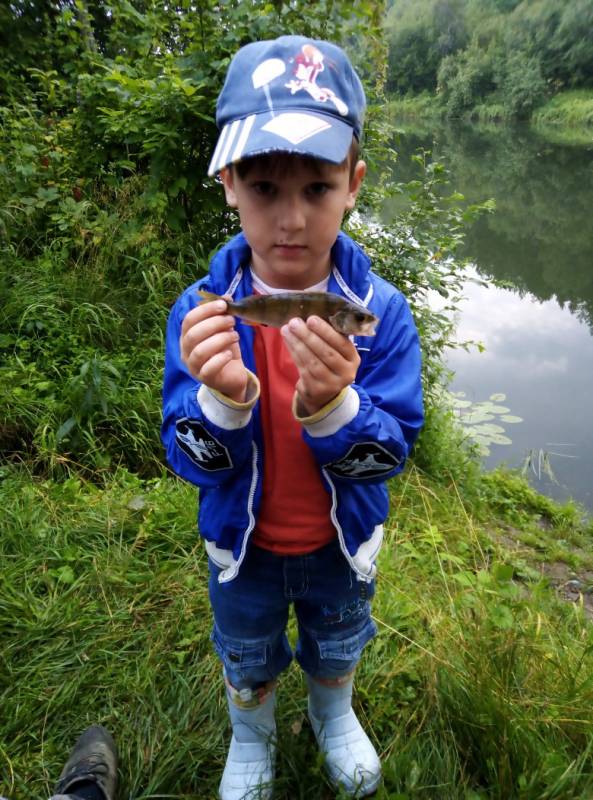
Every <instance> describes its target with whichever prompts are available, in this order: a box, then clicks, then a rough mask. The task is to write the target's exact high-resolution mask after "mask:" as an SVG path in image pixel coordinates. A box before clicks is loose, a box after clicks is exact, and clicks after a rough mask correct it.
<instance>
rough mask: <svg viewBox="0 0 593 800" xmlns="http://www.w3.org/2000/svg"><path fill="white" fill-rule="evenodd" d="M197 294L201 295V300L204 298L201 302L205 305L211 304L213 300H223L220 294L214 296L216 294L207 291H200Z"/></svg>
mask: <svg viewBox="0 0 593 800" xmlns="http://www.w3.org/2000/svg"><path fill="white" fill-rule="evenodd" d="M197 293H198V294H199V295H200V297H201V298H203V299H202V301H201V302H203V303H210V302H212V301H213V300H221V299H222V298H221V297H220V295H219V294H214V292H207V291H206V290H205V289H198V292H197Z"/></svg>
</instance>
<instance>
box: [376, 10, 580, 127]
mask: <svg viewBox="0 0 593 800" xmlns="http://www.w3.org/2000/svg"><path fill="white" fill-rule="evenodd" d="M388 5H389V9H388V12H387V16H386V21H385V31H386V36H387V41H388V43H389V67H388V71H387V82H386V83H387V90H388V91H389V92H390V93H392V94H397V95H400V96H401V95H404V96H407V97H408V99H409V100H411V99H412V98H415V103H411V104H410V105H411V107H412V108H413V107H415V108H416V110H418V109H419V108H422V109H423V110H424V113H427V112H428V113H431V114H441V115H443V116H447V117H467V118H470V119H480V120H510V119H523V120H524V119H529V118H532V117H533V118H534V119H535V120H536V121H539V122H540V123H545V122H547V123H548V124H550V123H564V124H574V123H580V124H583V125H586V126H593V4H591V3H590V2H589V0H563V2H558V0H391V2H389V3H388Z"/></svg>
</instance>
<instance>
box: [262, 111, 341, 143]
mask: <svg viewBox="0 0 593 800" xmlns="http://www.w3.org/2000/svg"><path fill="white" fill-rule="evenodd" d="M328 128H331V125H330V124H329V122H326V121H325V120H322V119H319V117H313V116H311V115H310V114H299V113H288V114H280V115H279V116H277V117H274V119H271V120H270V121H269V122H266V124H265V125H262V131H267V132H268V133H275V134H276V136H281V137H282V138H283V139H286V141H287V142H290V143H291V144H299V143H300V142H304V141H305V139H309V138H310V137H311V136H315V134H316V133H321V132H322V131H326V130H327V129H328Z"/></svg>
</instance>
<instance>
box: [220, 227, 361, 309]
mask: <svg viewBox="0 0 593 800" xmlns="http://www.w3.org/2000/svg"><path fill="white" fill-rule="evenodd" d="M331 255H332V262H333V264H334V267H333V269H332V273H331V275H330V278H329V285H328V291H330V292H335V293H336V294H342V295H344V296H345V297H347V298H348V299H349V300H351V301H352V302H354V303H359V304H361V305H367V304H368V303H369V301H370V299H371V297H372V293H373V292H372V285H371V281H370V275H369V272H370V268H371V262H370V260H369V258H368V256H367V255H366V253H365V252H364V251H363V250H362V248H361V247H359V245H357V244H356V242H354V241H353V240H352V239H351V238H350V237H349V236H347V235H346V234H345V233H342V232H340V233H339V234H338V238H337V239H336V242H335V244H334V246H333V247H332V251H331ZM250 262H251V248H250V247H249V245H248V244H247V240H246V239H245V236H244V234H243V233H239V234H237V236H234V237H233V238H232V239H231V240H230V241H229V242H227V243H226V244H225V245H224V247H222V248H221V249H220V250H219V251H218V253H217V254H216V255H215V256H214V258H213V259H212V261H211V263H210V279H211V284H212V290H213V291H214V292H216V293H217V294H231V295H235V292H237V291H238V295H239V296H245V295H247V294H251V292H252V287H251V276H250V274H249V264H250Z"/></svg>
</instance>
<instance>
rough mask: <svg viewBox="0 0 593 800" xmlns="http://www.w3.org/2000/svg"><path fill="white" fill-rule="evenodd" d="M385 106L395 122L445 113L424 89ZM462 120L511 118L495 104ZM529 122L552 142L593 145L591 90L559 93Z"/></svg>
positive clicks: (436, 117) (441, 117)
mask: <svg viewBox="0 0 593 800" xmlns="http://www.w3.org/2000/svg"><path fill="white" fill-rule="evenodd" d="M387 106H388V109H389V113H390V114H391V118H392V119H393V120H395V121H396V124H397V120H424V121H429V120H444V119H445V116H446V115H445V112H444V110H443V108H442V106H441V105H440V103H439V98H438V96H437V95H434V94H429V93H426V92H425V93H422V94H419V95H406V96H401V97H400V96H391V97H390V98H389V101H388V104H387ZM463 119H464V120H466V121H472V122H478V123H482V124H488V123H500V122H512V121H513V120H512V119H511V118H510V117H509V115H508V113H507V112H505V109H504V108H503V107H502V106H501V105H499V104H496V103H490V104H488V103H484V104H482V105H479V106H476V107H475V108H472V109H471V110H468V111H467V112H466V113H465V115H464V117H463ZM529 124H531V125H532V126H533V127H534V128H535V129H536V130H537V132H538V133H540V134H541V135H542V136H544V137H545V138H548V139H549V140H550V141H552V142H557V143H559V144H575V145H588V144H593V90H589V89H578V90H577V89H575V90H571V91H565V92H560V93H559V94H557V95H555V96H554V97H552V98H551V99H550V100H548V102H547V103H545V104H544V105H543V106H541V107H540V108H539V109H537V110H536V111H535V112H534V113H533V115H532V117H531V119H530V120H529Z"/></svg>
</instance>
